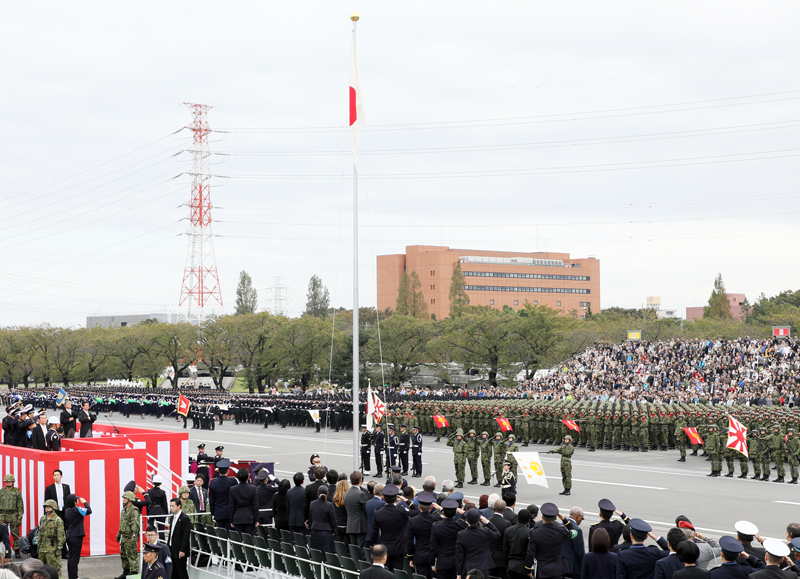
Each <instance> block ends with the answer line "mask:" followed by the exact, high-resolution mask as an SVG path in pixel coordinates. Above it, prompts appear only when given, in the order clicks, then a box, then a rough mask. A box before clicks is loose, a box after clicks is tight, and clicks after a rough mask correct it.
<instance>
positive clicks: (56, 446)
mask: <svg viewBox="0 0 800 579" xmlns="http://www.w3.org/2000/svg"><path fill="white" fill-rule="evenodd" d="M48 423H49V425H50V429H49V430H48V431H47V434H45V435H44V440H45V442H46V443H47V449H48V450H51V451H53V452H59V451H60V450H61V435H60V434H59V433H58V430H56V429H57V428H58V425H59V422H58V418H56V417H55V416H51V417H50V419H49V420H48Z"/></svg>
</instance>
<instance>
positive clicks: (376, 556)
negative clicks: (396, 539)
mask: <svg viewBox="0 0 800 579" xmlns="http://www.w3.org/2000/svg"><path fill="white" fill-rule="evenodd" d="M388 554H389V552H388V551H387V550H386V547H384V546H383V545H381V544H380V543H379V544H377V545H373V546H372V562H373V563H381V564H382V563H385V562H386V557H387V555H388Z"/></svg>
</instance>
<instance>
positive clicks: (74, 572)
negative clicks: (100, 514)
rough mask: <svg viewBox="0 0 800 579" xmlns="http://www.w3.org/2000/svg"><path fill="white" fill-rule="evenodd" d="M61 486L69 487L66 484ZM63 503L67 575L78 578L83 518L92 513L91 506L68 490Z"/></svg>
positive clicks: (83, 528)
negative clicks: (67, 548)
mask: <svg viewBox="0 0 800 579" xmlns="http://www.w3.org/2000/svg"><path fill="white" fill-rule="evenodd" d="M50 486H52V485H50ZM63 486H65V487H66V488H69V487H68V486H67V485H63ZM48 488H49V487H48ZM59 505H61V503H59ZM63 505H64V510H63V513H64V517H63V518H64V536H65V537H66V539H67V543H66V544H67V545H68V546H69V551H68V555H67V577H68V579H78V563H79V561H80V559H81V549H82V548H83V538H84V537H85V536H86V527H85V526H84V524H83V523H84V520H85V518H86V517H88V516H89V515H91V514H92V507H91V506H90V505H89V503H87V502H86V501H83V500H81V499H79V498H78V496H77V495H73V494H70V493H69V492H68V494H67V496H66V497H65V498H64V503H63Z"/></svg>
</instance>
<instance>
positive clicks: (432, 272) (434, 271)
mask: <svg viewBox="0 0 800 579" xmlns="http://www.w3.org/2000/svg"><path fill="white" fill-rule="evenodd" d="M435 275H436V270H435V269H432V270H431V277H433V276H435Z"/></svg>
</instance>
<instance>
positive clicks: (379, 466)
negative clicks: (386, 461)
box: [372, 424, 386, 477]
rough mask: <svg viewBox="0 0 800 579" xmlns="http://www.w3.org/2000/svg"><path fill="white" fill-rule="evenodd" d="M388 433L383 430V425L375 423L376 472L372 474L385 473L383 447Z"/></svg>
mask: <svg viewBox="0 0 800 579" xmlns="http://www.w3.org/2000/svg"><path fill="white" fill-rule="evenodd" d="M385 440H386V435H385V434H384V433H383V432H382V431H381V425H380V424H376V425H375V434H373V435H372V446H374V447H375V474H374V475H372V476H376V477H377V476H381V475H382V474H383V449H384V441H385Z"/></svg>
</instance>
